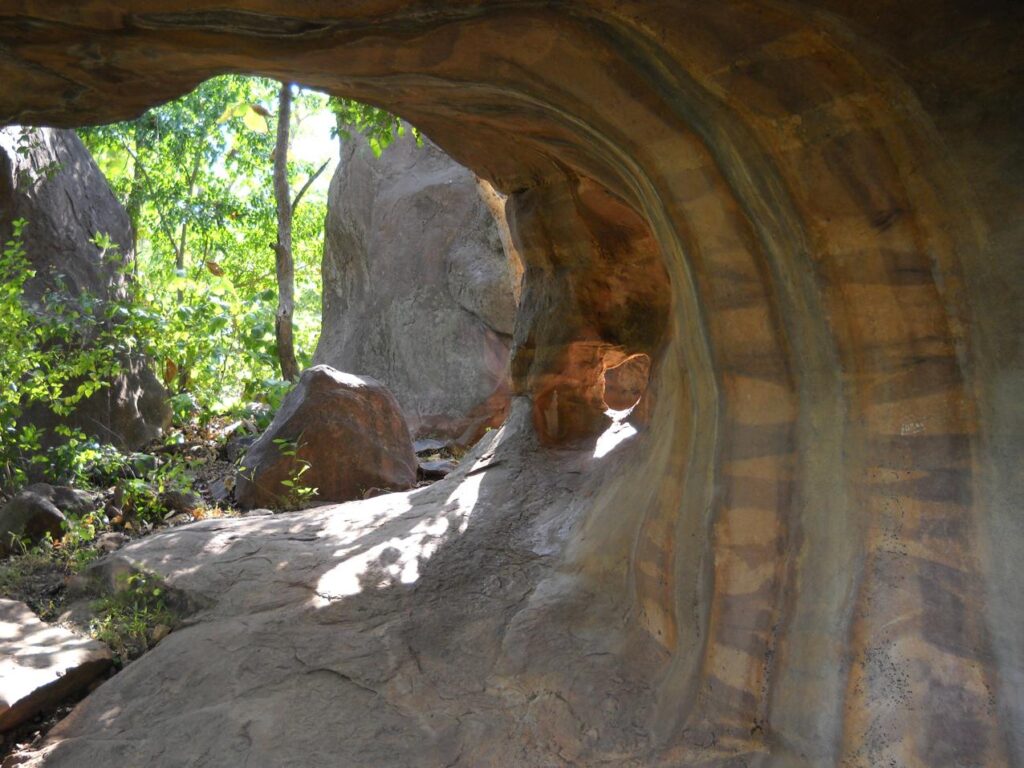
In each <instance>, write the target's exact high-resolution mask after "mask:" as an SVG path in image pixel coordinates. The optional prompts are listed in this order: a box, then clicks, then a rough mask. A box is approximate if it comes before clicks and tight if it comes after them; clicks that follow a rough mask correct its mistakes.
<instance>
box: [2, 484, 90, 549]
mask: <svg viewBox="0 0 1024 768" xmlns="http://www.w3.org/2000/svg"><path fill="white" fill-rule="evenodd" d="M96 505H97V501H96V497H95V496H94V495H93V494H90V493H86V492H85V491H79V490H75V489H73V488H65V487H63V486H53V485H48V484H46V483H36V484H34V485H30V486H28V487H26V488H24V489H22V490H21V491H20V492H19V493H18V494H17V495H15V496H14V498H12V499H11V500H10V501H8V502H7V503H6V504H4V506H3V507H0V554H7V553H9V552H11V551H14V550H15V549H16V548H17V542H19V541H22V540H25V539H27V540H28V541H29V542H30V543H32V544H35V543H38V542H39V541H41V540H42V539H44V538H45V537H46V535H47V534H49V535H50V536H51V537H52V538H54V539H59V538H61V537H62V536H63V535H64V523H65V521H66V520H67V517H66V515H69V514H70V515H76V516H77V515H83V514H85V513H87V512H90V511H92V510H93V509H95V507H96Z"/></svg>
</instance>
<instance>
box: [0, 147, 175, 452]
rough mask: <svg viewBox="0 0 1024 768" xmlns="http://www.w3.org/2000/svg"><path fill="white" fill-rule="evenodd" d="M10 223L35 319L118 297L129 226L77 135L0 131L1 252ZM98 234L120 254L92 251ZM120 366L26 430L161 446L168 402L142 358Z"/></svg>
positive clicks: (40, 413)
mask: <svg viewBox="0 0 1024 768" xmlns="http://www.w3.org/2000/svg"><path fill="white" fill-rule="evenodd" d="M17 219H25V220H26V221H27V222H28V223H27V225H26V228H25V230H24V232H23V233H22V240H23V244H24V247H25V250H26V253H27V255H28V258H29V261H30V262H31V264H32V269H33V270H34V271H35V276H34V277H33V278H32V279H31V280H30V281H29V282H28V283H27V285H26V289H25V296H24V298H25V300H26V301H27V302H28V303H29V304H30V305H31V306H33V307H34V308H35V309H36V311H40V312H44V311H46V310H45V308H44V306H43V305H44V303H45V302H44V301H43V297H44V295H46V294H47V293H51V292H58V293H59V294H60V297H61V301H62V302H74V301H77V300H79V299H81V298H83V297H85V296H87V295H88V296H92V297H96V298H98V299H103V300H109V299H113V298H115V297H117V296H119V295H121V294H123V292H124V290H125V287H126V285H125V283H126V278H125V277H124V269H123V267H124V264H125V263H127V262H128V261H129V260H130V259H131V258H132V256H133V252H132V243H133V239H132V230H131V222H130V221H129V219H128V215H127V213H125V210H124V208H123V207H122V206H121V205H120V203H119V202H118V201H117V198H115V197H114V193H113V192H112V191H111V189H110V186H109V185H108V184H107V181H106V179H105V178H104V177H103V174H102V173H101V172H100V170H99V168H98V167H97V166H96V163H95V162H94V161H93V159H92V157H91V155H90V154H89V151H88V150H87V149H86V148H85V146H84V145H83V144H82V142H81V141H80V140H79V139H78V137H77V136H76V135H75V133H74V131H67V130H55V129H51V128H18V127H12V128H5V129H3V130H0V242H7V240H8V239H9V238H10V237H11V235H12V231H13V222H14V221H15V220H17ZM100 233H102V234H104V235H107V236H108V237H109V238H110V239H111V240H112V241H113V243H115V244H116V245H117V247H118V248H117V250H118V253H117V254H112V253H110V252H109V251H108V252H106V253H105V252H104V251H103V249H101V248H100V247H98V246H97V245H94V244H93V243H92V242H91V241H92V240H93V238H94V237H95V236H96V235H97V234H100ZM120 362H121V368H122V373H121V374H120V375H118V376H117V377H115V378H114V380H113V381H111V382H110V386H108V387H104V388H103V389H101V390H99V391H98V392H96V393H95V394H94V395H92V396H91V397H89V398H87V399H85V400H83V401H81V402H80V403H79V404H78V406H77V407H76V409H75V411H74V413H73V414H72V415H71V416H70V417H67V418H59V417H57V416H56V415H54V414H53V413H52V412H51V411H50V410H49V409H48V408H46V407H36V408H33V409H32V411H31V413H30V414H29V415H28V417H27V418H28V420H29V421H31V422H32V423H33V424H36V425H37V426H41V427H44V428H47V434H48V435H49V436H50V437H51V438H52V436H53V429H52V428H53V427H54V426H56V425H57V424H59V423H69V424H71V425H73V426H76V427H78V428H80V429H81V430H83V431H84V432H85V433H86V434H89V435H92V436H95V437H97V438H98V439H100V440H102V441H104V442H109V443H113V444H115V445H118V446H119V447H123V448H137V447H141V446H142V445H144V444H146V443H147V442H149V441H150V440H152V439H153V438H155V437H158V436H159V435H160V433H161V431H162V429H164V428H165V427H166V426H167V425H168V424H169V422H170V409H169V408H168V406H167V403H166V392H165V391H164V389H163V387H162V386H161V384H160V382H159V381H158V380H157V379H156V377H155V376H154V375H153V373H152V371H150V369H149V366H148V365H147V364H146V362H145V360H143V359H142V358H140V357H139V356H135V355H132V356H126V357H125V358H124V359H122V360H121V361H120Z"/></svg>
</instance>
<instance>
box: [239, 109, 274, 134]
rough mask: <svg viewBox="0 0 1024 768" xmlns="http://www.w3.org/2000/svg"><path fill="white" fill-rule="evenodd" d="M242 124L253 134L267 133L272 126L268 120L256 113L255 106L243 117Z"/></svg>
mask: <svg viewBox="0 0 1024 768" xmlns="http://www.w3.org/2000/svg"><path fill="white" fill-rule="evenodd" d="M242 122H243V123H245V127H246V128H248V129H249V130H250V131H252V132H253V133H267V132H268V131H269V130H270V126H269V125H267V119H266V118H265V117H263V115H261V114H260V113H259V112H257V111H256V107H255V106H253V107H252V108H251V109H249V110H248V111H247V112H246V113H245V115H244V116H243V117H242Z"/></svg>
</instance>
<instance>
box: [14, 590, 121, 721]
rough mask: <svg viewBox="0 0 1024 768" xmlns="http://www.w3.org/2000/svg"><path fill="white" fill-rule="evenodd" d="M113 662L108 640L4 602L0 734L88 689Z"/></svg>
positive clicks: (26, 608) (21, 604)
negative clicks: (90, 636) (92, 637)
mask: <svg viewBox="0 0 1024 768" xmlns="http://www.w3.org/2000/svg"><path fill="white" fill-rule="evenodd" d="M112 662H113V657H112V655H111V653H110V649H109V648H107V646H105V645H104V644H103V643H100V642H97V641H95V640H89V639H88V638H85V637H80V636H78V635H76V634H74V633H72V632H70V631H69V630H67V629H64V628H62V627H56V626H51V625H49V624H44V623H43V622H41V621H40V620H39V619H38V618H37V617H36V615H35V614H34V613H32V611H31V610H30V609H29V607H28V606H27V605H25V604H24V603H19V602H17V601H16V600H0V733H3V732H4V731H9V730H11V729H12V728H14V727H16V726H18V725H20V724H21V723H23V722H25V721H26V720H30V719H32V718H33V717H35V716H36V715H38V714H40V713H45V712H48V711H49V710H51V709H53V708H54V707H56V706H57V705H58V704H60V703H61V702H62V701H64V700H65V699H67V698H69V697H71V696H74V695H76V694H78V693H80V692H82V691H83V690H85V689H86V688H88V686H89V685H90V684H91V683H92V682H93V681H94V680H96V679H97V678H98V677H99V676H100V675H102V674H103V673H104V672H106V671H107V669H108V668H109V667H110V665H111V663H112Z"/></svg>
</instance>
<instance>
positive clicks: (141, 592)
mask: <svg viewBox="0 0 1024 768" xmlns="http://www.w3.org/2000/svg"><path fill="white" fill-rule="evenodd" d="M118 582H119V583H118V589H117V590H115V591H114V592H113V594H110V595H105V596H104V597H101V598H100V599H99V600H96V601H95V602H93V604H92V609H93V611H94V612H95V614H96V615H95V617H94V618H93V619H92V621H91V622H90V624H89V632H90V634H91V635H92V636H93V637H94V638H96V639H97V640H100V641H102V642H104V643H106V644H107V645H109V646H110V648H111V650H112V651H113V652H114V653H115V655H116V656H117V659H118V661H119V662H120V663H121V664H125V663H127V662H129V661H132V660H134V659H136V658H138V657H139V656H141V655H142V654H143V653H145V652H146V651H148V650H149V649H150V648H151V647H152V646H154V645H156V643H158V642H159V641H160V640H161V639H162V637H163V636H164V635H166V634H167V632H169V631H170V630H171V629H172V628H173V627H174V624H175V622H176V616H175V614H174V612H173V611H172V610H171V608H170V607H169V606H168V604H167V597H166V594H165V592H164V588H163V586H161V582H160V580H159V579H158V578H157V577H156V576H154V575H152V574H147V573H142V572H136V573H130V574H124V575H123V577H122V578H120V579H118Z"/></svg>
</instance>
